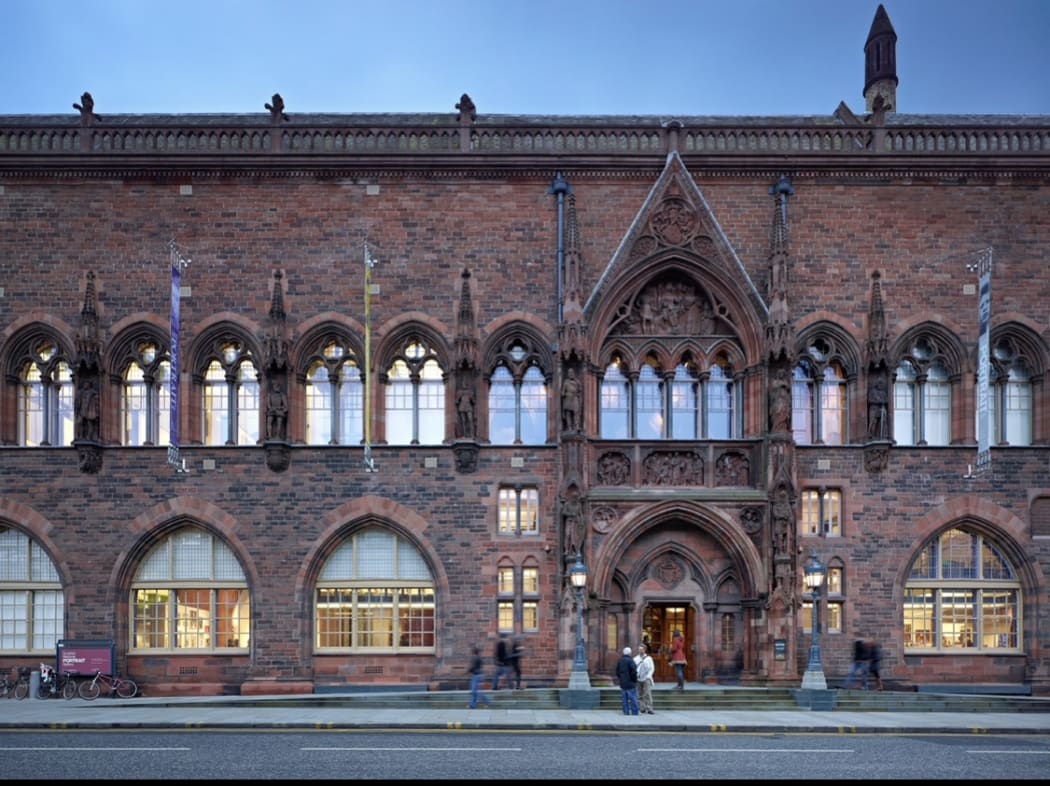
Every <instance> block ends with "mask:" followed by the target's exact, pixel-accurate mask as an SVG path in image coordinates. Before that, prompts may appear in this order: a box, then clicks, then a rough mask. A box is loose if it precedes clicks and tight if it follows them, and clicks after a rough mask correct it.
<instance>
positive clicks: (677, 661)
mask: <svg viewBox="0 0 1050 786" xmlns="http://www.w3.org/2000/svg"><path fill="white" fill-rule="evenodd" d="M671 665H672V666H674V674H675V677H676V678H677V680H678V684H677V685H675V689H676V690H685V665H686V660H685V639H684V638H683V637H682V631H680V630H676V631H675V632H674V636H672V637H671Z"/></svg>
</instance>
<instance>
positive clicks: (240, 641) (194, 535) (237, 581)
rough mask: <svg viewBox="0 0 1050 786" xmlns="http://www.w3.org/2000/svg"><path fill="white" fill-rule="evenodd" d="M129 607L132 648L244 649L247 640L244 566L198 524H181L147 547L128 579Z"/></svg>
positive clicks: (248, 614) (248, 607) (248, 609)
mask: <svg viewBox="0 0 1050 786" xmlns="http://www.w3.org/2000/svg"><path fill="white" fill-rule="evenodd" d="M131 609H132V612H131V648H132V649H133V650H168V651H173V652H184V651H187V650H195V651H201V650H203V651H209V650H211V651H214V650H230V649H237V650H243V649H247V647H248V644H249V641H250V639H251V603H250V596H249V593H248V586H247V582H246V581H245V578H244V571H243V570H242V569H241V565H240V563H239V562H238V561H237V558H236V557H235V556H234V554H233V552H232V551H231V550H230V547H229V546H227V545H226V544H225V543H224V542H223V541H222V540H220V539H219V538H216V537H215V536H213V535H212V534H211V533H209V532H207V531H205V530H203V529H201V528H200V527H195V526H187V527H182V528H180V529H179V530H177V531H175V532H173V533H172V534H170V535H168V536H167V537H166V538H164V539H163V540H162V541H161V542H160V543H158V544H157V545H156V546H154V547H153V548H152V549H150V552H149V554H147V555H146V558H145V559H144V560H143V561H142V564H141V565H140V566H139V568H138V571H137V572H136V573H135V578H134V580H133V581H132V585H131Z"/></svg>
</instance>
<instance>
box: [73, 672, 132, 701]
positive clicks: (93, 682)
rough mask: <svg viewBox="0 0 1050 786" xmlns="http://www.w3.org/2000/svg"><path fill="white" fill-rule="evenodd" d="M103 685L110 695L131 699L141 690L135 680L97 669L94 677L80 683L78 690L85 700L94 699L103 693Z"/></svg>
mask: <svg viewBox="0 0 1050 786" xmlns="http://www.w3.org/2000/svg"><path fill="white" fill-rule="evenodd" d="M103 687H104V688H106V693H107V694H108V695H110V696H119V697H120V698H122V699H130V698H131V697H132V696H134V695H135V694H137V693H138V692H139V686H138V685H137V684H135V681H134V680H132V679H128V678H126V677H117V676H116V675H113V674H103V673H102V672H101V671H96V672H95V676H94V677H93V678H92V679H90V680H85V681H84V682H82V683H80V686H79V687H78V688H77V692H78V693H79V694H80V698H82V699H84V700H85V701H93V700H95V699H97V698H98V697H99V696H101V695H102V689H103Z"/></svg>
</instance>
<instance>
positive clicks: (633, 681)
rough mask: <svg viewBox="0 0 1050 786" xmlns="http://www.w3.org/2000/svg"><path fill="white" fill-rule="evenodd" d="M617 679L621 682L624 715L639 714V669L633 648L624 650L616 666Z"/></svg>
mask: <svg viewBox="0 0 1050 786" xmlns="http://www.w3.org/2000/svg"><path fill="white" fill-rule="evenodd" d="M616 679H618V680H619V681H620V697H621V700H622V702H623V714H624V715H637V714H638V667H637V666H635V665H634V658H632V657H631V648H630V647H624V648H623V657H622V658H620V660H619V661H618V662H617V664H616Z"/></svg>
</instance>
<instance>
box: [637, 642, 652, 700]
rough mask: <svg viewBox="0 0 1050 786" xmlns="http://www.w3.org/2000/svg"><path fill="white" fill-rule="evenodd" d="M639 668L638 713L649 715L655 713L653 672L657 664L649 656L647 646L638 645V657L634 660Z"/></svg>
mask: <svg viewBox="0 0 1050 786" xmlns="http://www.w3.org/2000/svg"><path fill="white" fill-rule="evenodd" d="M634 662H635V665H636V666H637V667H638V711H639V712H641V713H644V714H648V715H655V714H656V713H655V712H653V672H655V671H656V664H655V663H653V659H652V656H650V655H649V648H648V647H647V646H646V645H645V644H639V645H638V656H637V657H636V658H635V659H634Z"/></svg>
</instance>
